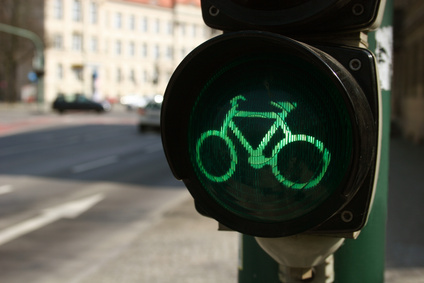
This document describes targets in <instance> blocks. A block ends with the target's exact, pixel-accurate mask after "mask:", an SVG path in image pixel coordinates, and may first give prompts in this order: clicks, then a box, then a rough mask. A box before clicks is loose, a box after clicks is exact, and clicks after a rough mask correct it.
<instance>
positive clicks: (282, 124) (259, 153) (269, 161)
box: [196, 95, 331, 189]
mask: <svg viewBox="0 0 424 283" xmlns="http://www.w3.org/2000/svg"><path fill="white" fill-rule="evenodd" d="M239 100H243V101H245V100H246V98H245V97H244V96H242V95H238V96H236V97H234V98H233V99H231V108H230V110H229V111H228V113H227V114H226V116H225V119H224V122H223V123H222V126H221V129H220V130H219V131H218V130H208V131H206V132H204V133H202V134H201V136H200V138H199V139H198V140H197V144H196V161H197V164H198V166H199V169H200V171H201V172H202V173H203V174H204V175H205V176H206V177H207V178H208V179H209V180H211V181H213V182H224V181H226V180H228V179H229V178H230V177H231V176H232V175H233V174H234V172H235V170H236V166H237V160H238V157H237V151H236V148H235V146H234V143H233V141H232V140H231V139H230V137H229V136H228V135H227V132H228V129H230V130H231V131H232V133H233V134H234V135H235V136H236V137H237V139H238V140H239V141H240V143H241V144H242V145H243V146H244V148H245V149H246V150H247V152H248V155H249V158H248V163H249V164H250V166H252V167H253V168H254V169H261V168H263V167H264V166H266V165H269V166H271V168H272V173H273V174H274V176H275V178H276V179H277V180H278V181H279V182H280V183H281V184H282V185H284V186H287V187H290V188H293V189H307V188H313V187H315V186H316V185H318V184H319V183H320V182H321V180H322V178H323V177H324V175H325V173H326V171H327V168H328V165H329V164H330V157H331V154H330V152H329V151H328V149H327V148H325V146H324V144H323V143H322V142H321V141H320V140H318V139H316V138H315V137H313V136H309V135H304V134H292V132H291V131H290V129H289V127H288V125H287V123H286V117H287V115H288V114H289V113H290V112H291V111H292V110H293V109H295V108H296V106H297V104H296V103H291V102H274V101H271V102H270V104H271V105H272V106H275V107H277V108H279V109H281V113H275V112H252V111H239V110H238V109H237V108H238V101H239ZM235 117H240V118H263V119H273V120H275V121H274V123H273V124H272V125H271V127H270V129H269V130H268V132H267V133H266V134H265V136H264V137H263V138H262V140H261V142H260V143H259V145H258V146H257V148H256V149H255V148H253V147H252V146H251V144H250V143H249V142H248V141H247V140H246V138H245V137H244V135H243V133H242V132H241V131H240V130H239V128H238V127H237V125H236V124H235V123H234V121H233V119H234V118H235ZM279 128H281V130H282V131H283V133H284V138H283V139H281V140H280V141H279V142H278V143H277V144H276V145H275V146H274V148H273V149H272V152H271V156H270V157H266V156H265V155H264V150H265V148H266V146H267V144H268V143H269V142H270V140H271V138H272V137H273V136H274V134H275V133H276V132H277V130H278V129H279ZM213 136H215V137H218V138H221V139H222V140H223V141H224V142H225V144H226V146H227V147H228V149H229V153H230V159H231V164H230V166H229V168H228V170H227V171H226V172H225V173H224V174H222V175H220V176H214V175H212V174H211V173H209V172H208V171H207V170H206V169H205V167H204V166H203V163H202V158H201V154H200V148H201V146H202V145H203V143H204V141H205V140H206V139H207V138H209V137H213ZM294 142H307V143H310V144H312V145H313V146H315V147H316V148H317V149H318V151H319V152H320V153H321V154H322V165H321V171H320V172H318V173H315V174H314V176H315V177H314V178H313V179H311V180H309V181H308V182H302V183H297V182H294V181H291V180H289V179H287V178H285V177H284V176H283V175H282V174H281V172H280V169H279V168H278V160H277V156H278V153H279V152H280V150H282V149H283V148H284V147H285V146H287V145H288V144H290V143H294Z"/></svg>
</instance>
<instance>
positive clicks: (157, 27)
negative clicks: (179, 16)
mask: <svg viewBox="0 0 424 283" xmlns="http://www.w3.org/2000/svg"><path fill="white" fill-rule="evenodd" d="M153 30H154V32H155V33H156V34H159V33H160V20H159V19H155V21H154V25H153Z"/></svg>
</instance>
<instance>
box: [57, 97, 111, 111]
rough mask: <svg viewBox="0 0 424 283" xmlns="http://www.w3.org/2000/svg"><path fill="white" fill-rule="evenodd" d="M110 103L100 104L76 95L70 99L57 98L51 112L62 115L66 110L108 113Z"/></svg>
mask: <svg viewBox="0 0 424 283" xmlns="http://www.w3.org/2000/svg"><path fill="white" fill-rule="evenodd" d="M110 109H111V106H110V103H109V102H107V101H104V102H102V103H98V102H95V101H93V100H90V99H88V98H87V97H85V96H84V95H81V94H77V95H74V96H71V97H66V96H64V95H60V96H58V97H57V98H56V99H55V101H54V102H53V110H56V111H58V112H59V113H63V112H65V111H68V110H82V111H96V112H98V113H101V112H105V111H109V110H110Z"/></svg>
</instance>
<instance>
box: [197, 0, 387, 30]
mask: <svg viewBox="0 0 424 283" xmlns="http://www.w3.org/2000/svg"><path fill="white" fill-rule="evenodd" d="M384 2H385V1H378V0H377V1H376V0H373V1H369V0H314V1H311V0H295V1H285V0H202V1H201V4H202V15H203V19H204V21H205V23H206V24H207V25H208V26H210V27H212V28H215V29H219V30H223V31H239V30H262V31H271V32H275V33H279V34H284V35H290V36H296V35H299V34H316V33H330V32H331V33H334V32H346V31H359V30H369V29H374V28H376V27H377V26H378V25H379V23H380V21H381V13H379V10H380V8H381V5H383V4H384Z"/></svg>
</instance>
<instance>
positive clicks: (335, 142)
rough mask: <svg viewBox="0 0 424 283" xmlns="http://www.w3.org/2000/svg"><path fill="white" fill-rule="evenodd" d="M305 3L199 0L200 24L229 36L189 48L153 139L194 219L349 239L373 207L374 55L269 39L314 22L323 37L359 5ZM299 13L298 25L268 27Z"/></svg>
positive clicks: (266, 232)
mask: <svg viewBox="0 0 424 283" xmlns="http://www.w3.org/2000/svg"><path fill="white" fill-rule="evenodd" d="M224 2H225V3H227V4H224ZM312 2H314V3H316V2H317V1H307V0H303V1H295V2H291V3H292V4H291V5H288V4H284V1H248V0H246V1H242V0H237V1H236V0H234V1H212V0H205V1H202V9H203V15H204V18H205V22H206V23H207V24H208V25H210V26H212V27H218V28H221V29H223V30H226V31H229V30H230V31H236V32H228V33H226V34H224V35H221V36H218V37H216V38H213V39H211V40H209V41H207V42H205V43H204V44H202V45H200V46H199V47H197V48H196V49H195V50H193V51H192V52H191V53H190V54H189V55H188V56H187V57H186V58H185V59H184V60H183V61H182V63H181V64H180V65H179V66H178V68H177V69H176V71H175V72H174V74H173V76H172V77H171V80H170V82H169V84H168V87H167V89H166V92H165V96H164V102H163V106H162V114H161V128H162V141H163V145H164V149H165V154H166V157H167V159H168V163H169V165H170V167H171V169H172V171H173V173H174V175H175V176H176V178H178V179H181V180H183V181H184V183H185V185H186V186H187V188H188V190H189V191H190V193H191V194H192V196H193V197H194V199H195V203H196V208H197V210H198V211H199V212H200V213H202V214H204V215H207V216H210V217H212V218H214V219H216V220H217V221H218V222H220V223H222V224H223V225H225V226H227V227H229V228H231V229H233V230H236V231H239V232H241V233H244V234H249V235H253V236H260V237H281V236H289V235H294V234H299V233H303V232H308V233H320V234H334V233H337V234H338V235H340V234H347V233H353V232H355V231H358V230H360V229H361V228H362V227H363V226H364V225H365V223H366V220H367V216H368V213H369V208H370V206H371V203H372V198H373V193H374V183H375V176H376V174H375V173H376V170H377V168H378V166H377V163H378V162H377V160H378V149H379V148H378V139H379V137H378V129H379V115H380V114H379V113H380V110H379V91H378V84H377V79H376V70H375V62H374V57H373V55H372V53H371V52H369V51H368V50H367V49H363V48H358V47H352V46H341V45H336V44H327V43H326V42H325V40H328V37H325V40H324V41H322V42H320V40H316V39H317V38H314V40H313V44H306V43H302V42H299V41H296V40H293V39H290V38H288V37H286V36H283V35H281V34H276V33H275V32H276V31H280V33H284V32H285V31H286V30H289V31H291V32H293V33H296V32H297V29H299V30H302V31H303V32H306V31H305V26H306V27H307V26H309V25H308V24H313V27H315V26H318V25H316V23H317V22H320V23H322V25H323V27H322V30H323V31H324V30H326V27H324V26H325V25H326V24H325V23H324V22H325V21H323V18H320V17H321V16H322V15H328V14H333V13H334V12H335V11H338V10H337V9H339V10H341V9H344V8H346V7H347V5H348V2H349V3H350V4H349V5H353V2H358V1H325V3H327V4H326V5H328V6H326V5H323V6H322V7H321V6H316V5H315V4H311V3H312ZM368 2H372V3H374V6H373V7H378V6H379V5H380V1H368ZM273 3H274V4H273ZM308 3H309V4H308ZM323 3H324V2H323ZM361 3H362V2H361ZM275 5H277V6H275ZM305 5H306V6H307V7H309V8H308V9H307V10H304V11H306V12H307V13H304V17H303V18H301V19H300V20H299V26H298V27H297V26H296V25H295V22H296V21H295V19H292V20H293V23H286V22H284V21H286V20H284V21H283V20H280V21H276V19H280V18H278V17H276V18H274V21H270V22H272V24H269V23H268V21H266V19H268V18H267V17H268V15H270V14H272V13H273V11H279V12H280V14H279V15H280V16H281V13H282V12H287V11H288V10H292V9H302V8H305V7H306V6H305ZM308 5H309V6H308ZM362 5H368V4H362ZM207 7H209V8H207ZM214 9H216V10H214ZM243 9H245V10H243ZM252 9H253V10H255V11H256V12H257V14H252V15H251V16H250V19H249V13H247V12H246V11H249V10H252ZM326 9H329V10H328V11H327V10H326ZM286 10H287V11H286ZM205 11H208V13H209V16H213V17H217V18H216V19H218V17H220V18H219V21H215V22H213V23H212V22H211V20H210V19H209V18H208V16H207V15H206V16H205ZM237 11H240V15H239V18H238V21H236V22H234V21H229V20H228V19H232V20H233V19H234V17H236V15H237V13H236V12H237ZM244 12H246V13H244ZM310 14H311V15H310ZM374 14H375V13H373V15H374ZM243 15H244V16H243ZM253 15H258V17H253ZM260 15H262V16H260ZM299 15H300V14H297V16H296V14H294V15H292V16H293V17H300V16H299ZM243 17H246V18H243ZM270 17H271V16H270ZM213 19H214V20H215V18H213ZM223 19H224V20H223ZM305 19H306V20H305ZM325 19H327V18H324V20H325ZM375 21H376V16H375V15H374V16H373V17H372V20H367V24H366V25H365V24H364V25H363V26H367V27H369V26H370V25H373V23H374V22H375ZM215 24H216V26H214V25H215ZM292 24H293V25H294V26H293V25H292ZM255 27H256V31H245V30H246V29H255ZM343 29H344V28H343ZM353 29H357V27H354V28H353ZM237 30H242V31H238V32H237ZM264 30H265V31H264ZM268 31H273V32H274V33H270V32H268ZM305 37H307V36H305ZM309 43H311V42H309Z"/></svg>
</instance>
